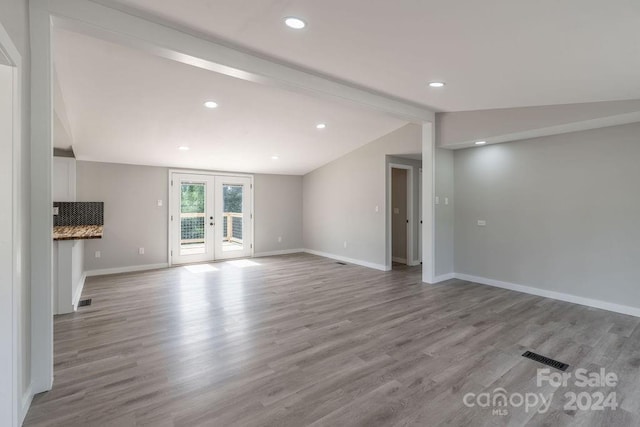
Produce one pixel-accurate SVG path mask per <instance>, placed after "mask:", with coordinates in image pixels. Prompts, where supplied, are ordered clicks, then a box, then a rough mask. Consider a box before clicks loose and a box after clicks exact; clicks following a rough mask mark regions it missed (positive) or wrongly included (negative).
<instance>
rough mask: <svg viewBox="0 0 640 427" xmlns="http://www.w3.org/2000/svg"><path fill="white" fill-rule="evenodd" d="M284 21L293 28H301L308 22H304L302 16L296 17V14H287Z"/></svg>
mask: <svg viewBox="0 0 640 427" xmlns="http://www.w3.org/2000/svg"><path fill="white" fill-rule="evenodd" d="M284 23H285V24H286V25H287V27H289V28H293V29H294V30H301V29H303V28H304V27H306V26H307V23H306V22H304V21H303V20H302V19H300V18H296V17H295V16H287V17H286V18H284Z"/></svg>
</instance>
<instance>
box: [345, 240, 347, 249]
mask: <svg viewBox="0 0 640 427" xmlns="http://www.w3.org/2000/svg"><path fill="white" fill-rule="evenodd" d="M344 248H345V249H347V241H346V240H345V241H344Z"/></svg>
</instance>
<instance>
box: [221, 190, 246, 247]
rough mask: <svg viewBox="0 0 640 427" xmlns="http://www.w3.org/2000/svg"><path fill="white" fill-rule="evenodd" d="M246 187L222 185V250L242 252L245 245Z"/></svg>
mask: <svg viewBox="0 0 640 427" xmlns="http://www.w3.org/2000/svg"><path fill="white" fill-rule="evenodd" d="M243 192H244V187H243V186H242V185H230V184H223V185H222V200H223V205H224V207H223V211H222V228H223V233H222V250H223V251H224V252H228V251H242V250H244V243H243V230H242V225H243V207H242V196H243Z"/></svg>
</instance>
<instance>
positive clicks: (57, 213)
mask: <svg viewBox="0 0 640 427" xmlns="http://www.w3.org/2000/svg"><path fill="white" fill-rule="evenodd" d="M53 214H54V215H60V208H59V207H57V206H55V207H54V208H53Z"/></svg>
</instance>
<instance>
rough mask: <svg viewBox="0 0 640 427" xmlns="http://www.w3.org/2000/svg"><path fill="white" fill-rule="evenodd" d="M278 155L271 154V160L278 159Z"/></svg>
mask: <svg viewBox="0 0 640 427" xmlns="http://www.w3.org/2000/svg"><path fill="white" fill-rule="evenodd" d="M279 158H280V157H278V156H271V160H278V159H279Z"/></svg>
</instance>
